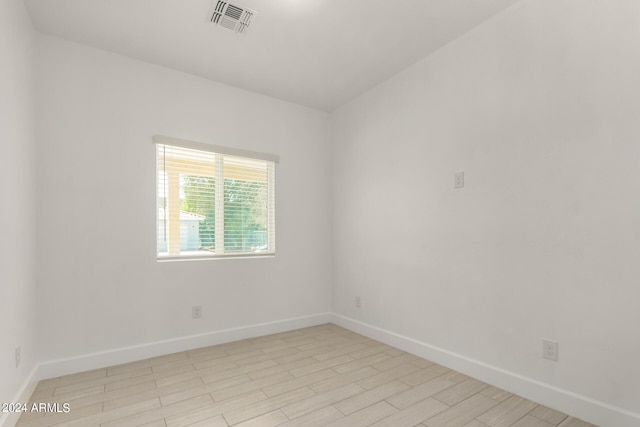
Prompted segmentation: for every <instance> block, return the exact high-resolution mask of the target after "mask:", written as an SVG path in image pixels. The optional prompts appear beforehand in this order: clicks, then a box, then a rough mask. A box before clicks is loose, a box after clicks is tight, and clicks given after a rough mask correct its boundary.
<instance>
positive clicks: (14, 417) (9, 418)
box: [0, 365, 38, 427]
mask: <svg viewBox="0 0 640 427" xmlns="http://www.w3.org/2000/svg"><path fill="white" fill-rule="evenodd" d="M37 374H38V366H37V365H36V366H34V367H33V369H32V370H31V373H30V374H29V376H28V377H27V379H26V381H25V382H24V383H23V384H22V387H20V390H18V393H16V396H15V397H14V399H13V400H12V401H11V403H27V402H28V401H29V399H31V395H32V394H33V391H34V390H35V389H36V385H38V377H37ZM20 415H22V414H21V413H20V412H7V413H1V412H0V427H14V426H15V425H16V423H17V422H18V418H20Z"/></svg>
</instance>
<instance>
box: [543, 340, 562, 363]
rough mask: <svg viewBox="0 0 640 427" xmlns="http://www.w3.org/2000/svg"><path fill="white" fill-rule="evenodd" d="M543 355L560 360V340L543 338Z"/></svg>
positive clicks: (546, 357) (555, 360)
mask: <svg viewBox="0 0 640 427" xmlns="http://www.w3.org/2000/svg"><path fill="white" fill-rule="evenodd" d="M542 357H544V358H545V359H549V360H553V361H554V362H557V361H558V342H557V341H550V340H542Z"/></svg>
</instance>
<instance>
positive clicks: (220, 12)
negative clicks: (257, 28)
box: [209, 0, 256, 33]
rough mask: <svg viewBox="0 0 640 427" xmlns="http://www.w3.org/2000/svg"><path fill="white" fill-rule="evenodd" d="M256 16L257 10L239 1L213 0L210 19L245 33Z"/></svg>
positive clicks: (217, 23)
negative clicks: (238, 2) (242, 4)
mask: <svg viewBox="0 0 640 427" xmlns="http://www.w3.org/2000/svg"><path fill="white" fill-rule="evenodd" d="M255 16H256V11H254V10H251V9H249V8H247V7H244V6H241V5H239V4H237V3H229V2H228V1H224V0H213V2H212V3H211V12H210V13H209V20H210V21H211V22H213V23H214V24H216V25H220V26H222V27H224V28H228V29H229V30H233V31H235V32H236V33H245V32H246V31H247V29H248V28H249V26H250V25H251V22H252V21H253V18H254V17H255Z"/></svg>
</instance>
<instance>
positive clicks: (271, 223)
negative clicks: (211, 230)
mask: <svg viewBox="0 0 640 427" xmlns="http://www.w3.org/2000/svg"><path fill="white" fill-rule="evenodd" d="M153 142H154V144H155V145H156V160H157V161H158V159H159V158H160V156H159V153H158V150H159V149H160V147H162V146H170V147H177V148H183V149H191V150H198V151H204V152H208V153H213V154H215V159H216V168H215V170H216V172H215V176H216V182H224V167H223V159H224V157H225V156H228V157H235V158H244V159H249V160H258V161H264V162H265V165H266V167H267V188H268V190H267V215H268V219H267V224H268V230H267V238H268V244H267V250H266V251H264V252H241V253H238V252H231V253H225V248H224V237H223V238H218V236H224V191H217V190H218V189H219V188H224V186H216V191H215V205H216V209H215V215H216V221H215V235H216V239H215V241H216V245H215V252H214V253H211V252H206V251H197V253H194V252H193V251H184V252H182V251H180V247H179V246H180V242H179V241H178V242H177V243H174V244H173V246H171V247H170V244H169V242H168V241H167V252H166V254H165V253H163V252H160V250H159V246H158V242H159V241H160V238H161V237H160V232H161V231H160V230H161V228H160V224H161V222H160V221H161V219H160V215H159V214H158V212H159V209H158V208H157V209H156V213H157V217H156V256H157V260H158V261H170V260H194V259H224V258H247V257H265V256H266V257H273V256H275V252H276V244H275V164H276V163H278V162H279V161H280V158H279V156H277V155H274V154H267V153H260V152H255V151H248V150H241V149H236V148H231V147H223V146H218V145H212V144H207V143H203V142H196V141H188V140H183V139H179V138H172V137H168V136H162V135H155V136H154V137H153ZM161 170H162V171H164V166H162V167H161V165H160V164H156V180H155V182H156V192H157V197H156V203H157V200H158V198H159V196H160V188H161V178H160V172H161ZM164 179H166V178H164ZM165 185H166V183H165ZM165 202H166V198H165ZM174 203H179V202H175V201H174ZM165 210H167V206H165V207H163V215H166V216H168V215H170V213H169V212H168V211H165ZM168 223H169V224H170V223H171V222H170V221H168ZM168 226H169V227H170V225H168ZM174 227H175V226H174ZM177 228H178V230H179V228H180V226H179V223H178V226H177ZM167 235H169V236H170V235H171V233H170V232H168V233H165V234H164V236H165V238H166V236H167ZM175 235H176V234H174V236H175ZM177 235H178V236H179V233H177ZM169 239H171V237H169ZM174 239H175V237H174ZM178 239H179V237H178ZM176 245H177V246H176Z"/></svg>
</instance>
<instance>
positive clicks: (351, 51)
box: [25, 0, 519, 111]
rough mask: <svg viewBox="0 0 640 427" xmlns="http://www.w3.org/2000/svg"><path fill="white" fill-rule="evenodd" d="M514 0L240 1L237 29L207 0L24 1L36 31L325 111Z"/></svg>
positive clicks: (406, 65) (475, 24)
mask: <svg viewBox="0 0 640 427" xmlns="http://www.w3.org/2000/svg"><path fill="white" fill-rule="evenodd" d="M517 1H519V0H240V1H238V2H237V3H239V4H241V5H244V6H246V7H249V8H252V9H254V10H256V11H257V12H258V15H257V17H256V18H255V20H254V23H253V24H252V26H251V28H250V29H249V30H248V32H247V33H246V34H242V35H239V34H236V33H234V32H232V31H230V30H227V29H225V28H222V27H217V26H215V25H213V24H211V23H210V22H209V21H208V20H207V14H208V12H209V9H210V7H211V0H25V3H26V4H27V7H28V9H29V12H30V14H31V18H32V20H33V23H34V25H35V27H36V28H37V29H38V30H39V31H41V32H43V33H47V34H52V35H56V36H60V37H63V38H65V39H68V40H73V41H76V42H79V43H83V44H87V45H91V46H95V47H98V48H101V49H105V50H108V51H111V52H116V53H119V54H122V55H126V56H129V57H132V58H137V59H140V60H143V61H147V62H151V63H154V64H158V65H163V66H166V67H169V68H173V69H176V70H181V71H184V72H187V73H190V74H194V75H197V76H201V77H205V78H207V79H211V80H215V81H218V82H222V83H226V84H229V85H232V86H236V87H239V88H243V89H246V90H250V91H254V92H258V93H262V94H265V95H269V96H272V97H276V98H280V99H283V100H287V101H291V102H295V103H298V104H302V105H306V106H309V107H314V108H318V109H321V110H325V111H331V110H332V109H334V108H336V107H338V106H340V105H341V104H343V103H345V102H347V101H349V100H351V99H353V98H354V97H356V96H358V95H359V94H361V93H363V92H365V91H366V90H367V89H370V88H371V87H373V86H375V85H377V84H378V83H380V82H382V81H384V80H386V79H387V78H389V77H391V76H393V75H394V74H396V73H398V72H399V71H401V70H403V69H404V68H406V67H408V66H409V65H411V64H413V63H415V62H417V61H418V60H420V59H421V58H423V57H425V56H427V55H429V54H430V53H433V52H434V51H436V50H437V49H439V48H440V47H442V46H444V45H445V44H447V43H449V42H450V41H451V40H453V39H455V38H457V37H459V36H460V35H462V34H464V33H465V32H467V31H469V30H470V29H472V28H473V27H475V26H477V25H478V24H480V23H481V22H483V21H485V20H487V19H488V18H490V17H492V16H494V15H495V14H497V13H499V12H500V11H502V10H503V9H505V8H507V7H509V6H511V5H513V4H514V3H516V2H517ZM232 2H233V0H232Z"/></svg>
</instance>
